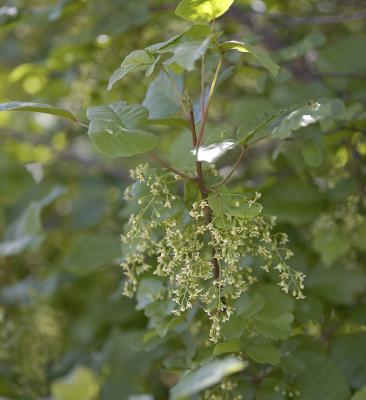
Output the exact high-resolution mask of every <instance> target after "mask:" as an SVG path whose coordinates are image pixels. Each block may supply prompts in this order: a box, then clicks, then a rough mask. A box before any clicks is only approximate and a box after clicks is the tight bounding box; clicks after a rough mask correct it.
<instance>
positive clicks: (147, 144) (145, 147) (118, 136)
mask: <svg viewBox="0 0 366 400" xmlns="http://www.w3.org/2000/svg"><path fill="white" fill-rule="evenodd" d="M87 114H88V118H89V120H90V124H89V130H88V135H89V137H90V139H91V141H92V142H93V143H94V145H95V146H96V148H97V149H98V150H99V151H100V152H101V153H103V154H105V155H107V156H110V157H129V156H133V155H136V154H141V153H146V152H148V151H151V150H153V149H154V148H155V147H156V146H157V145H158V138H157V136H155V135H154V134H152V133H150V132H146V131H142V130H139V129H136V128H138V127H139V126H140V125H142V124H144V123H145V122H146V119H147V110H146V109H145V108H144V107H141V106H137V105H132V106H129V105H127V103H125V102H117V103H114V104H110V105H109V106H99V107H92V108H89V109H88V112H87Z"/></svg>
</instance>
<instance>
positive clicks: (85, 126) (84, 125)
mask: <svg viewBox="0 0 366 400" xmlns="http://www.w3.org/2000/svg"><path fill="white" fill-rule="evenodd" d="M75 122H76V123H77V124H78V125H80V126H82V127H83V128H86V129H88V128H89V125H86V124H83V123H82V122H80V121H78V120H75Z"/></svg>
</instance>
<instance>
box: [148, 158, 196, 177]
mask: <svg viewBox="0 0 366 400" xmlns="http://www.w3.org/2000/svg"><path fill="white" fill-rule="evenodd" d="M150 157H151V158H152V159H153V160H155V161H157V162H158V163H159V164H161V165H163V166H164V167H165V168H168V169H169V170H170V171H172V172H174V173H175V174H177V175H179V176H181V177H182V178H184V179H189V180H192V181H195V180H196V178H195V177H193V176H189V175H186V174H184V173H183V172H180V171H178V170H177V169H175V168H174V167H172V166H171V165H170V164H169V163H167V162H166V161H164V160H162V159H161V158H160V157H158V156H157V155H156V154H150Z"/></svg>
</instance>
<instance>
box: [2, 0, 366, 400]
mask: <svg viewBox="0 0 366 400" xmlns="http://www.w3.org/2000/svg"><path fill="white" fill-rule="evenodd" d="M177 3H178V2H175V1H172V0H168V1H160V0H151V1H133V0H103V1H98V0H58V1H50V0H32V1H28V0H4V1H3V2H2V3H1V5H0V46H1V47H0V56H1V58H0V103H6V102H11V101H26V102H36V103H41V104H44V103H46V104H53V105H55V106H58V107H61V108H65V109H68V110H72V112H73V113H74V114H75V115H76V116H77V119H78V121H80V122H81V123H86V121H87V118H86V112H85V110H86V109H87V108H88V107H90V106H96V105H101V104H105V105H107V104H110V103H113V102H114V101H118V100H123V101H127V102H128V103H130V104H134V103H137V102H141V101H143V100H144V105H145V106H146V107H147V108H149V111H150V113H151V115H150V116H151V117H152V118H156V119H158V118H161V116H162V109H165V110H166V107H170V110H171V113H172V114H174V112H175V111H177V109H178V107H179V104H177V103H176V100H175V99H174V96H172V95H171V87H169V86H171V84H170V83H169V81H167V80H166V79H164V75H156V76H154V77H153V78H154V80H153V82H152V83H151V85H150V86H149V81H148V80H146V79H142V76H143V75H142V74H140V75H139V74H136V75H130V76H128V77H126V78H125V79H124V80H123V81H121V82H118V84H116V86H115V87H114V88H113V90H111V91H110V92H107V90H106V89H107V84H108V79H109V77H110V76H111V74H112V72H113V71H115V69H116V68H117V67H118V66H119V65H120V64H121V62H122V60H123V59H124V57H125V56H126V55H127V54H129V53H130V52H131V51H132V50H135V49H140V48H141V49H142V48H145V47H146V46H147V45H148V44H150V43H156V42H162V41H164V40H166V39H169V38H170V37H172V36H174V35H176V34H179V33H181V32H182V31H183V30H185V29H187V28H188V25H187V23H186V22H185V21H183V20H181V19H179V18H178V17H176V16H174V9H175V7H176V6H177ZM227 3H229V2H227ZM217 24H218V25H219V27H220V29H222V30H223V31H224V35H227V36H228V37H230V38H232V37H234V38H236V39H237V40H243V39H245V40H247V41H249V42H250V43H257V42H258V43H261V44H262V45H263V46H264V47H265V48H266V49H267V51H268V52H269V53H270V54H271V56H272V58H273V59H274V60H275V61H276V62H277V63H279V64H280V65H281V71H280V73H279V74H278V76H276V77H273V76H271V75H270V74H269V73H268V72H267V70H265V69H263V68H261V67H258V62H257V60H256V58H254V57H252V58H251V56H249V57H244V56H240V55H239V54H236V53H234V52H233V53H230V55H229V60H230V62H231V65H232V66H233V67H229V66H228V65H226V66H225V65H224V73H223V74H222V75H223V76H222V77H221V82H220V86H219V90H218V94H217V97H216V98H215V101H214V103H213V104H212V111H211V115H212V119H211V121H210V124H211V128H215V127H216V125H218V124H221V126H224V127H225V126H230V125H234V126H235V127H239V126H245V127H250V129H253V130H254V129H255V127H257V125H258V124H259V123H260V121H261V120H262V119H263V118H267V117H268V115H272V114H274V115H276V113H277V112H278V110H279V109H288V108H291V107H294V106H296V107H297V108H298V109H300V108H301V109H302V110H303V113H302V115H303V114H304V113H305V114H306V115H307V116H308V118H311V119H315V121H317V123H316V124H311V125H308V126H305V127H304V126H302V120H301V118H296V115H294V116H292V118H291V119H289V120H286V119H285V120H282V121H281V124H280V125H279V126H278V127H277V128H276V129H277V131H276V135H277V136H278V137H281V138H285V139H286V136H287V134H288V133H289V132H292V135H291V137H289V138H287V140H284V141H282V142H279V141H277V140H276V139H273V138H272V139H268V140H265V141H263V142H261V143H260V144H258V145H256V146H253V147H251V149H250V151H248V153H247V155H246V157H245V159H244V161H243V162H242V164H241V166H240V168H239V170H238V173H237V174H236V175H235V176H234V179H233V184H234V185H236V186H238V187H241V188H245V190H247V191H248V192H249V193H252V192H255V191H259V192H262V194H263V198H262V201H261V203H262V204H263V207H264V212H265V213H266V214H270V215H276V216H277V217H278V229H279V230H280V231H284V232H287V233H288V234H289V237H290V248H291V249H293V251H294V253H295V256H294V257H293V261H292V264H293V265H294V267H295V268H296V269H298V270H300V271H302V272H304V273H305V274H306V275H307V279H306V289H305V295H306V299H305V300H301V301H296V302H295V301H293V299H291V298H289V297H288V296H286V295H284V294H283V293H281V292H280V291H279V289H278V288H277V287H276V286H275V284H274V283H273V282H274V280H272V279H271V278H268V277H265V276H264V275H263V276H262V277H261V279H262V280H265V279H266V280H267V281H268V282H267V283H261V284H258V286H254V289H253V292H250V293H248V294H247V295H245V296H244V297H241V298H240V301H239V304H238V305H237V307H238V309H239V310H240V312H239V315H237V316H235V317H233V318H232V319H231V320H230V321H229V322H228V323H227V324H226V326H225V327H224V329H223V330H224V336H225V340H224V341H223V342H221V343H219V344H217V345H216V346H214V345H212V344H211V345H209V344H207V346H205V347H198V346H197V343H196V342H195V334H196V332H195V331H197V330H198V331H200V330H204V329H205V327H203V326H199V325H197V326H192V327H191V328H190V332H189V334H188V333H187V331H183V330H181V329H180V325H179V323H177V324H175V325H174V324H173V325H172V326H165V325H163V326H162V327H161V326H160V329H162V330H163V331H164V332H165V334H162V335H161V337H160V336H159V335H157V334H155V333H154V331H153V330H152V329H150V328H151V326H150V325H148V322H147V318H146V316H145V315H144V312H143V311H142V308H143V307H144V305H143V304H145V305H146V304H147V303H146V302H148V301H149V298H151V296H152V295H154V293H156V290H159V288H156V285H154V283H153V282H150V283H149V284H146V282H145V285H141V286H140V288H139V293H138V303H137V309H136V302H135V301H132V300H129V299H126V298H124V297H122V296H121V291H122V286H121V281H122V279H121V276H122V274H121V271H120V267H119V263H120V261H121V252H120V240H119V236H120V234H121V232H122V226H123V224H124V223H125V222H126V220H127V219H128V217H129V214H130V212H131V210H130V209H129V205H128V204H126V202H125V201H124V200H123V199H122V193H123V191H124V189H125V188H126V186H127V185H128V184H129V183H130V181H129V175H128V170H129V168H131V167H133V166H135V165H136V164H137V163H138V162H139V161H144V160H145V156H140V157H137V158H134V159H133V160H131V159H122V160H121V159H117V160H112V159H109V158H107V157H104V156H100V155H98V153H97V152H96V151H95V148H94V147H93V145H92V143H91V142H90V141H89V138H88V136H87V135H86V129H85V128H84V127H82V126H80V125H77V124H74V123H73V122H71V121H69V120H67V119H65V120H64V119H61V118H60V119H59V118H57V117H54V116H49V115H45V114H39V113H38V114H33V113H18V112H17V111H12V112H1V113H0V187H1V191H0V205H1V208H0V231H1V236H0V238H1V239H0V240H1V241H0V396H2V398H6V399H53V400H74V399H75V400H95V399H97V398H101V399H106V400H114V399H116V400H117V399H118V400H119V399H131V400H132V399H135V400H137V399H139V400H151V399H155V400H159V399H167V398H169V390H170V388H172V387H173V386H174V385H175V384H176V383H177V381H178V380H179V376H180V375H181V372H182V371H186V370H187V369H188V368H189V366H191V365H194V367H195V368H196V369H197V370H196V371H195V372H193V373H192V372H190V373H189V374H188V375H185V377H184V379H183V380H181V381H180V383H179V384H178V385H176V386H175V389H173V392H172V397H171V398H180V397H179V396H185V395H188V394H192V393H193V396H194V395H195V393H196V391H195V388H197V392H198V391H200V390H202V389H206V387H208V386H211V385H214V384H216V383H219V385H218V386H217V387H216V388H214V389H213V391H212V392H210V393H206V394H204V396H208V397H207V398H211V399H215V398H217V397H214V396H217V394H216V393H215V390H216V389H217V390H219V389H220V384H221V385H224V388H225V390H226V393H227V396H229V397H223V398H228V399H235V396H236V395H237V392H238V393H239V394H241V395H242V396H243V398H244V399H245V400H247V399H248V400H251V399H256V400H280V399H290V398H293V397H295V398H298V399H300V400H348V399H351V398H352V399H353V400H362V399H365V398H366V397H365V387H366V354H365V349H366V337H365V331H366V266H365V262H366V254H365V252H366V221H365V208H366V204H365V192H366V163H365V160H366V111H365V103H366V73H365V71H366V52H365V43H366V35H365V33H364V32H365V12H364V4H363V2H362V1H361V0H360V1H347V2H343V1H340V0H333V1H328V0H321V1H319V0H318V1H316V0H301V1H298V0H297V1H295V0H265V1H261V0H254V1H247V0H237V1H236V2H235V3H234V6H233V7H232V8H231V9H230V10H229V12H228V13H227V14H225V15H224V16H223V17H222V18H220V19H219V20H218V21H217ZM226 77H227V78H230V79H225V78H226ZM208 78H211V77H210V76H209V77H208ZM176 79H177V85H178V87H180V86H179V85H180V83H179V79H180V78H179V77H177V78H176ZM189 79H190V80H189V84H190V86H191V87H193V88H194V87H195V86H196V85H197V82H198V81H195V79H194V78H189ZM323 99H326V101H328V102H326V103H325V106H324V109H323V110H322V112H321V113H316V112H313V110H312V108H311V107H312V104H313V102H314V101H318V100H323ZM342 102H343V103H342ZM322 104H323V103H322ZM339 104H341V106H339ZM343 104H344V106H343ZM304 110H305V111H304ZM315 121H313V122H315ZM156 129H157V132H159V131H158V128H156ZM250 129H249V130H250ZM181 131H182V126H179V121H178V122H177V121H172V126H171V127H169V128H162V142H161V143H160V146H161V148H162V149H164V151H165V152H166V153H168V154H169V156H168V158H169V159H170V160H174V163H175V165H177V166H183V165H186V164H187V159H188V155H187V153H188V150H187V152H185V149H187V143H186V141H185V139H184V137H183V135H181ZM244 131H245V132H247V131H248V129H245V130H244ZM239 132H240V131H239ZM256 135H259V136H260V135H266V130H265V129H264V130H261V131H259V132H256ZM239 137H240V136H239ZM251 138H252V137H251ZM244 139H245V138H244ZM252 139H253V140H254V139H256V136H254V137H253V138H252ZM235 151H236V150H233V153H234V155H235ZM232 160H233V154H232V153H230V152H229V153H227V154H225V155H224V156H223V157H221V158H219V160H218V161H217V162H216V165H217V167H218V168H219V169H220V170H225V169H227V167H230V165H232V164H233V162H232ZM160 312H161V313H162V314H164V310H163V311H161V310H160ZM147 316H151V315H147ZM164 318H165V315H164ZM164 318H161V320H159V319H158V322H157V323H160V322H162V321H163V322H164V323H165V322H166V320H164ZM182 332H183V333H182ZM248 332H249V333H250V334H248ZM252 333H255V335H252ZM239 350H240V353H241V355H243V356H244V357H245V358H246V359H247V360H249V361H250V366H249V367H248V366H247V365H246V364H245V365H244V364H243V365H239V366H238V360H236V359H234V360H233V359H231V358H223V359H221V358H220V360H219V361H217V360H214V357H225V355H227V354H230V353H232V352H234V353H235V352H238V351H239ZM203 364H205V365H203ZM233 366H234V367H233ZM244 367H245V368H244ZM230 368H233V370H231V369H230ZM242 369H243V371H242V372H239V373H238V374H237V375H235V376H238V377H239V378H238V382H239V383H238V385H239V386H238V387H236V388H234V389H231V390H229V389H228V387H229V386H230V385H229V383H230V382H229V383H227V381H226V380H225V379H224V380H223V381H222V379H223V378H224V377H225V376H226V375H228V374H229V373H231V372H238V371H240V370H242ZM207 371H208V372H207ZM212 371H214V372H212ZM228 371H229V372H228ZM230 371H231V372H230ZM213 374H218V377H217V375H215V376H214V377H213V376H212V375H213ZM207 376H208V379H209V383H208V385H207V386H206V387H205V386H201V384H202V382H201V380H204V379H207ZM197 377H198V378H197ZM184 380H185V381H187V382H188V383H186V385H185V384H184ZM225 385H229V386H225ZM187 386H188V387H189V388H190V389H191V390H193V391H188V392H187ZM144 394H145V395H144ZM174 396H175V397H174ZM230 396H231V397H230ZM192 398H196V397H192ZM205 398H206V397H205ZM218 398H221V397H218Z"/></svg>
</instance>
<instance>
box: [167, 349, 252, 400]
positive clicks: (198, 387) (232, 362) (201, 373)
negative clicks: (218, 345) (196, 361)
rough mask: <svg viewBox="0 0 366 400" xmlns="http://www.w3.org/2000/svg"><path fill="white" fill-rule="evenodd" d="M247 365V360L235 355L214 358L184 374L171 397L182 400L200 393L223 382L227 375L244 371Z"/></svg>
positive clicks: (174, 399)
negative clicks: (220, 358)
mask: <svg viewBox="0 0 366 400" xmlns="http://www.w3.org/2000/svg"><path fill="white" fill-rule="evenodd" d="M246 366H247V364H246V363H245V362H243V361H241V360H239V359H237V358H234V357H228V358H224V359H222V360H214V361H212V362H210V363H209V364H206V365H204V366H202V367H200V368H198V369H196V370H195V371H192V372H188V373H187V374H185V375H183V376H182V378H181V379H180V380H179V382H178V383H177V384H176V385H175V386H174V387H173V388H172V389H171V392H170V399H171V400H180V399H184V398H186V397H187V396H191V395H193V394H195V393H199V392H201V391H202V390H205V389H207V388H209V387H211V386H213V385H216V384H217V383H219V382H221V381H222V380H223V379H224V378H225V377H226V376H229V375H232V374H235V373H237V372H239V371H242V370H243V369H244V368H245V367H246Z"/></svg>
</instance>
